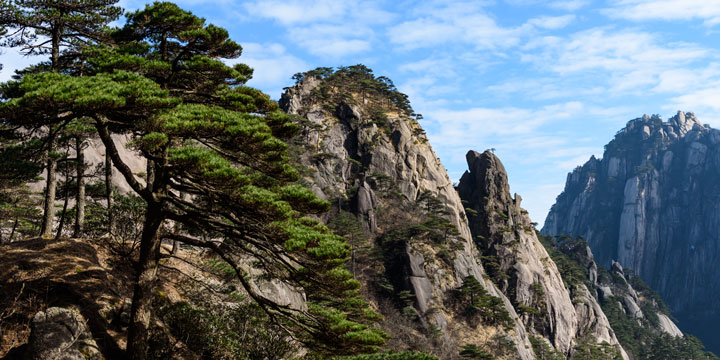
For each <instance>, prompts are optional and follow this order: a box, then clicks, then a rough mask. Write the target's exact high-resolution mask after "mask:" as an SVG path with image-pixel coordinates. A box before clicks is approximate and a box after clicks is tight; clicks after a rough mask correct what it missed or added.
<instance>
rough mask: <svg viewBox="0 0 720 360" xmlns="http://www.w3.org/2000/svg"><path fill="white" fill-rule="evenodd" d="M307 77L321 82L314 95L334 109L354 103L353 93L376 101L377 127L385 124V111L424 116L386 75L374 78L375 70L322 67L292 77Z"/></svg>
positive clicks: (298, 78)
mask: <svg viewBox="0 0 720 360" xmlns="http://www.w3.org/2000/svg"><path fill="white" fill-rule="evenodd" d="M307 78H316V79H320V80H322V83H321V84H320V85H319V86H318V87H317V88H316V89H315V90H314V94H315V96H317V97H318V99H319V100H321V101H323V102H324V103H327V104H331V105H332V108H333V109H335V106H337V105H338V104H339V103H340V102H342V101H347V102H350V103H353V102H354V101H353V100H352V95H351V94H358V95H359V96H360V97H361V98H362V99H363V100H367V99H374V100H376V101H377V103H376V104H375V105H376V106H375V107H371V109H373V110H372V112H373V114H374V115H372V114H371V115H372V117H373V120H375V121H379V123H378V127H381V125H383V126H384V125H386V122H387V117H385V115H384V114H383V110H384V109H389V108H395V109H396V110H397V111H399V112H401V113H402V114H405V115H407V116H416V117H421V116H422V115H419V114H414V113H413V110H412V107H411V106H410V101H409V100H408V97H407V95H405V94H403V93H401V92H399V91H398V90H397V88H396V87H395V84H393V82H392V80H390V79H389V78H387V77H385V76H379V77H375V75H374V74H373V73H372V70H370V69H369V68H368V67H367V66H365V65H362V64H358V65H353V66H342V67H339V68H337V69H333V68H329V67H319V68H317V69H315V70H310V71H307V72H304V73H297V74H295V75H294V76H293V79H295V81H296V83H300V82H302V81H303V80H305V79H307Z"/></svg>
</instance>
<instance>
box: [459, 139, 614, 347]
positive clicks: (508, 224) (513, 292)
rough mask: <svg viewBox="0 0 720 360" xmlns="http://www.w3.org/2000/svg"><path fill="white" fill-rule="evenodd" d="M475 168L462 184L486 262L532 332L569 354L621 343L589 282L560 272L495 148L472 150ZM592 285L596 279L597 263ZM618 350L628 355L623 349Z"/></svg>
mask: <svg viewBox="0 0 720 360" xmlns="http://www.w3.org/2000/svg"><path fill="white" fill-rule="evenodd" d="M467 162H468V166H469V168H470V170H469V171H466V172H465V174H463V176H462V178H461V179H460V182H459V184H458V192H459V194H460V197H461V198H462V200H463V202H465V204H466V206H467V209H466V211H467V213H468V220H469V221H468V222H469V225H470V229H471V232H472V234H473V239H474V242H475V244H476V246H477V248H478V249H479V250H480V252H481V254H482V259H483V260H484V262H483V264H484V265H485V267H486V268H487V269H488V273H489V275H490V277H491V278H492V280H493V281H494V282H495V283H496V284H497V286H498V287H499V288H500V289H501V290H502V291H503V293H504V294H506V295H507V296H508V297H509V298H510V300H511V302H512V303H513V306H514V307H515V308H516V309H517V310H519V312H520V313H521V314H522V319H523V322H524V324H525V325H526V327H527V329H528V331H529V332H530V333H532V334H534V335H536V336H539V337H542V338H545V339H548V340H550V341H551V343H552V345H553V347H554V348H555V349H557V350H559V351H560V352H561V353H563V354H570V355H572V353H574V352H575V351H576V349H575V348H576V346H577V345H580V344H581V343H582V342H588V341H589V342H593V343H603V342H605V343H607V344H609V345H618V344H619V343H618V340H617V338H616V337H615V333H614V332H613V330H612V328H611V327H610V324H609V322H608V319H607V318H606V316H605V314H604V313H603V311H602V309H601V308H600V305H599V304H598V302H597V300H596V299H595V297H594V296H593V295H592V294H591V293H590V291H589V290H588V288H587V287H586V285H585V283H584V282H581V283H578V284H568V285H570V286H568V287H566V285H565V284H564V282H563V278H562V276H561V273H560V271H559V270H558V268H557V266H556V264H555V263H554V262H553V260H552V259H551V258H550V256H549V255H548V253H547V251H546V249H545V248H544V247H543V245H542V243H541V242H540V241H539V240H538V238H537V236H536V234H535V228H534V226H533V224H532V223H531V220H530V217H529V216H528V213H527V211H525V210H523V209H522V208H521V207H520V204H521V201H522V198H521V197H520V196H519V195H517V194H515V196H514V197H511V196H510V187H509V185H508V180H507V173H506V172H505V168H504V167H503V165H502V163H501V162H500V160H499V159H498V158H497V157H496V156H495V155H494V154H492V153H491V152H489V151H485V152H484V153H482V154H479V153H477V152H475V151H470V152H468V154H467ZM591 268H592V269H594V270H593V273H592V274H590V275H589V277H590V278H591V279H590V280H591V284H590V285H591V286H592V285H595V284H596V281H595V279H596V278H597V268H596V267H595V265H594V264H593V265H592V267H591ZM618 350H619V352H620V353H621V355H622V357H623V358H627V355H626V354H625V353H624V351H623V350H622V348H620V347H619V346H618Z"/></svg>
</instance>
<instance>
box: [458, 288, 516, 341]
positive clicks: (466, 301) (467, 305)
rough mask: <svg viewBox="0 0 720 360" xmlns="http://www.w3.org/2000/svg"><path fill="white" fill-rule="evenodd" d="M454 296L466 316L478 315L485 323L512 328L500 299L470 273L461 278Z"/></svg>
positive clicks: (509, 318)
mask: <svg viewBox="0 0 720 360" xmlns="http://www.w3.org/2000/svg"><path fill="white" fill-rule="evenodd" d="M456 296H457V299H458V302H459V303H460V305H461V306H463V307H464V310H465V314H466V315H467V316H468V317H470V318H472V317H475V316H479V317H480V318H481V319H482V320H483V322H485V323H488V324H491V325H497V326H502V327H504V328H505V329H512V328H513V321H512V318H511V317H510V314H509V313H508V311H507V310H506V309H505V304H504V303H503V301H502V299H500V298H499V297H497V296H492V295H490V294H489V293H488V292H487V290H485V288H484V287H483V286H482V285H481V284H480V282H479V281H478V280H477V279H475V277H473V276H472V275H470V276H466V277H465V278H463V284H462V286H460V287H459V288H458V289H457V290H456Z"/></svg>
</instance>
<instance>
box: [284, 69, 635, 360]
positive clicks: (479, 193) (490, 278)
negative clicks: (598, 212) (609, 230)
mask: <svg viewBox="0 0 720 360" xmlns="http://www.w3.org/2000/svg"><path fill="white" fill-rule="evenodd" d="M353 76H356V77H361V78H362V79H357V78H356V79H352V77H353ZM296 78H297V79H298V82H297V84H296V85H295V86H293V87H290V88H287V89H286V92H285V94H284V95H283V97H282V98H281V100H280V105H281V107H282V108H283V110H285V111H286V112H288V113H290V114H293V115H294V116H296V122H297V123H298V124H299V125H300V126H301V127H302V132H301V134H300V136H298V138H296V141H295V144H294V147H295V150H294V157H295V161H296V162H297V163H299V164H301V165H302V167H303V168H304V170H303V174H304V181H306V184H307V185H308V186H310V187H311V188H312V189H313V190H314V191H315V193H316V194H317V195H319V196H320V197H323V198H325V199H328V200H330V202H331V203H332V204H333V209H332V210H331V211H330V212H329V213H328V214H326V215H325V216H323V220H324V221H325V222H326V223H327V224H328V225H329V226H330V227H331V228H334V229H335V230H336V231H337V232H338V233H340V234H343V235H345V236H346V238H347V239H348V241H349V242H350V243H351V244H352V246H353V248H354V251H353V259H352V261H351V268H352V270H353V272H354V273H355V275H356V277H357V278H358V279H359V280H360V281H361V282H362V283H363V284H364V286H363V289H364V291H365V294H364V295H365V298H366V299H368V300H369V301H371V303H373V304H374V306H375V307H376V308H378V309H379V311H380V313H382V315H383V316H384V318H385V320H384V322H383V325H382V326H383V329H384V330H386V331H387V332H388V333H389V334H390V335H391V336H392V339H391V340H390V343H389V346H390V347H391V348H393V349H396V350H402V349H414V350H423V351H427V352H430V353H432V354H435V355H438V356H439V357H440V358H443V359H452V358H457V356H458V349H459V348H460V347H461V346H464V345H468V344H471V345H478V346H480V347H481V348H482V349H483V350H484V351H486V352H487V353H490V354H491V355H493V356H495V357H498V358H521V359H534V358H536V354H535V352H537V351H538V349H547V350H549V351H550V352H552V353H553V354H556V355H559V356H561V357H563V358H565V357H568V358H573V357H575V356H576V353H577V355H580V354H579V353H578V351H581V349H582V348H583V347H585V348H592V349H594V351H601V352H603V353H605V354H606V355H607V356H608V357H609V358H613V357H615V356H618V357H622V358H627V355H626V354H625V352H624V351H623V350H622V348H621V347H620V346H619V342H618V340H617V338H616V337H615V335H614V333H613V330H612V328H611V327H610V325H609V323H608V320H607V318H606V317H605V315H604V314H603V312H602V310H601V308H600V306H599V305H598V303H597V301H596V299H595V297H594V295H593V294H592V293H591V292H590V290H588V288H587V287H585V285H582V286H580V287H578V288H577V289H572V291H571V289H570V288H569V287H567V286H566V285H565V284H564V283H563V279H562V278H561V274H560V272H559V271H558V269H557V267H556V266H555V264H554V262H553V260H552V259H551V258H550V257H549V255H548V253H547V252H546V250H545V248H544V247H543V245H542V244H541V243H540V242H539V241H538V238H537V237H536V235H535V229H534V226H533V225H532V223H531V221H530V218H529V216H528V214H527V212H526V211H525V210H523V209H522V208H521V207H520V197H519V196H515V198H512V197H510V195H509V194H510V193H509V188H508V184H507V175H506V173H505V169H504V168H503V167H502V164H501V163H500V161H499V160H498V159H497V158H496V157H494V155H492V154H490V153H485V154H482V155H480V154H478V153H476V152H470V153H469V154H468V164H469V166H470V172H469V173H468V174H466V176H465V177H463V180H462V181H461V182H460V187H459V188H458V189H455V188H454V187H453V185H452V182H451V180H450V178H449V177H448V175H447V172H446V170H445V169H444V168H443V166H442V164H441V163H440V160H439V159H438V158H437V156H436V155H435V153H434V152H433V150H432V148H431V146H430V144H429V143H428V140H427V138H426V136H425V134H424V131H423V130H422V128H421V127H420V125H419V124H418V122H417V115H415V114H413V113H412V109H411V108H409V105H408V104H407V103H405V102H404V101H406V100H405V98H403V97H402V96H400V97H397V96H398V95H397V94H393V93H392V91H390V92H389V93H388V92H387V89H392V88H393V87H392V84H391V82H389V80H386V79H383V80H382V81H383V83H384V84H386V85H387V84H388V82H389V84H390V85H388V86H387V87H385V86H382V85H377V84H376V83H375V85H373V84H374V81H375V80H376V79H375V78H374V77H372V75H371V74H369V75H368V74H366V73H363V71H362V69H360V71H358V69H357V68H356V69H353V67H350V69H348V68H343V69H340V70H338V72H332V71H327V69H318V70H315V71H313V72H308V73H305V74H299V75H298V76H297V77H296ZM349 79H352V80H349ZM359 80H362V81H364V83H365V86H364V87H357V86H356V85H355V84H356V83H357V82H358V81H359ZM375 87H379V89H380V90H373V89H374V88H375ZM400 95H401V94H400ZM483 171H486V173H483ZM469 174H472V176H470V175H469ZM458 191H459V193H458ZM461 198H462V200H461ZM483 199H484V200H483ZM483 201H484V202H483ZM467 214H470V215H467ZM468 216H469V217H468ZM483 237H484V238H485V239H486V240H479V239H480V238H483ZM505 274H507V275H505ZM469 277H472V278H474V279H475V280H477V281H478V282H479V283H480V285H481V286H482V288H483V290H480V291H481V292H486V293H487V294H488V295H489V297H490V298H495V299H497V301H496V302H495V305H494V306H496V307H497V309H495V311H496V312H497V314H500V313H503V312H504V313H505V314H506V315H505V316H507V319H506V321H499V320H497V318H491V319H489V320H488V319H483V320H482V321H478V320H477V319H475V320H473V318H472V317H471V316H468V312H467V311H466V310H467V307H466V306H465V305H463V304H462V301H461V300H459V293H461V292H462V289H463V287H464V286H467V284H465V282H466V281H468V279H469ZM498 317H499V318H502V316H501V315H498ZM613 354H614V355H613Z"/></svg>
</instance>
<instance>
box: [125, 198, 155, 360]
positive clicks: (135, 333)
mask: <svg viewBox="0 0 720 360" xmlns="http://www.w3.org/2000/svg"><path fill="white" fill-rule="evenodd" d="M162 222H163V215H162V212H161V208H160V205H159V204H156V203H150V204H148V208H147V210H146V211H145V222H144V224H143V232H142V238H141V240H140V257H139V259H138V263H137V267H136V270H135V271H136V274H135V289H134V293H133V301H132V307H131V309H130V327H129V328H128V339H127V344H128V345H127V353H128V356H129V358H130V359H131V360H145V359H147V358H148V350H149V348H148V338H149V331H150V316H151V313H152V308H151V305H152V299H153V296H154V290H155V281H156V276H157V270H158V260H159V256H160V244H161V243H162V240H161V239H160V237H159V236H158V229H159V228H160V225H161V224H162Z"/></svg>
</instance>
